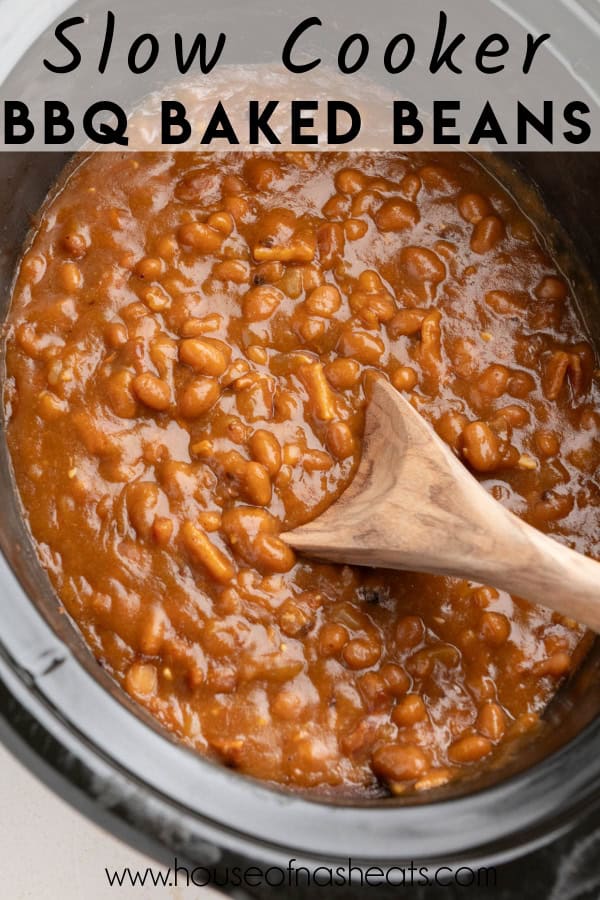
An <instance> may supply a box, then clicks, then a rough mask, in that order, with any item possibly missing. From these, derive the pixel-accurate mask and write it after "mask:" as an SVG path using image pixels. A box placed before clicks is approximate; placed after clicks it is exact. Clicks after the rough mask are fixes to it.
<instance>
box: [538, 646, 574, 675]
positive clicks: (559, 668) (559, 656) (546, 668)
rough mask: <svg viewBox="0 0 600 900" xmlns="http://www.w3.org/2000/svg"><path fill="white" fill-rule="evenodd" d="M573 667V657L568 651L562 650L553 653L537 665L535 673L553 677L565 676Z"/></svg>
mask: <svg viewBox="0 0 600 900" xmlns="http://www.w3.org/2000/svg"><path fill="white" fill-rule="evenodd" d="M570 668H571V657H570V655H569V654H568V653H565V652H564V651H560V652H558V653H553V654H552V655H551V656H549V657H548V659H546V660H544V661H543V662H542V663H538V664H537V665H536V666H535V674H536V675H538V676H540V675H541V676H544V675H549V676H550V677H551V678H563V677H564V676H565V675H566V674H567V673H568V672H569V670H570Z"/></svg>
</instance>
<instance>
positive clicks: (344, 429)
mask: <svg viewBox="0 0 600 900" xmlns="http://www.w3.org/2000/svg"><path fill="white" fill-rule="evenodd" d="M326 441H327V446H328V448H329V450H330V451H331V453H332V454H333V455H334V456H335V458H336V459H340V460H344V459H348V458H349V457H351V456H353V455H354V451H355V449H356V446H355V441H354V435H353V434H352V431H351V430H350V428H349V426H348V425H346V423H345V422H332V423H331V424H330V425H329V426H328V428H327V435H326Z"/></svg>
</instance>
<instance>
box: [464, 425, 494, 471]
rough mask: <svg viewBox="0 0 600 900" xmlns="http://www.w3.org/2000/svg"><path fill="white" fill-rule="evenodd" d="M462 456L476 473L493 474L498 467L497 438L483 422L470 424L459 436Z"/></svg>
mask: <svg viewBox="0 0 600 900" xmlns="http://www.w3.org/2000/svg"><path fill="white" fill-rule="evenodd" d="M461 443H462V455H463V457H464V458H465V459H466V460H467V462H468V463H469V465H470V466H472V467H473V468H474V469H475V470H476V471H477V472H493V471H494V469H497V468H498V466H499V465H500V461H501V456H500V447H499V442H498V437H497V435H496V434H495V432H493V431H492V429H491V428H490V426H489V425H486V424H485V422H471V423H469V425H467V426H466V427H465V429H464V431H463V433H462V436H461Z"/></svg>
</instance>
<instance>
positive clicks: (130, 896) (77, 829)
mask: <svg viewBox="0 0 600 900" xmlns="http://www.w3.org/2000/svg"><path fill="white" fill-rule="evenodd" d="M0 797H1V798H2V802H1V804H0V835H1V838H0V860H1V862H0V885H1V888H0V893H1V895H2V897H6V898H10V900H58V898H60V900H82V898H85V900H117V898H118V900H146V898H152V900H153V898H155V897H156V898H157V900H188V898H190V900H191V898H193V900H217V898H221V900H222V894H219V893H217V892H215V891H213V890H211V889H210V888H199V887H191V888H189V889H188V888H185V887H184V888H181V887H177V888H174V887H149V886H146V887H145V888H144V889H141V888H140V887H139V886H138V887H122V888H118V887H113V888H110V887H109V886H108V883H107V879H106V875H105V871H104V870H105V867H106V868H108V869H112V870H122V869H123V868H124V867H126V866H128V867H129V868H130V869H131V870H132V871H140V872H144V871H145V869H146V868H147V867H148V866H151V867H152V868H153V869H154V871H155V872H157V871H159V870H162V871H165V870H164V869H163V868H162V867H161V866H159V865H158V864H157V863H155V862H154V860H152V859H149V858H148V857H146V856H144V855H143V854H141V853H138V852H137V851H136V850H133V849H132V848H130V847H129V846H127V845H126V844H123V843H122V842H121V841H119V840H117V839H116V838H114V837H112V835H109V834H107V833H106V832H105V831H103V830H102V829H101V828H99V827H98V826H97V825H94V824H93V823H92V822H90V821H89V820H88V819H86V818H85V817H84V816H82V815H81V814H80V813H78V812H76V811H75V810H74V809H72V807H70V806H69V805H68V804H67V803H65V802H64V801H63V800H62V799H60V798H59V797H57V796H56V795H55V794H54V793H53V792H52V791H50V790H49V789H48V788H47V787H46V786H45V785H44V784H42V783H41V782H39V781H38V780H37V778H35V777H34V776H33V775H32V774H31V773H30V772H29V771H28V770H27V769H25V768H24V767H23V766H22V765H21V763H19V762H17V760H16V759H15V758H14V757H13V756H12V755H11V754H10V753H8V751H7V750H6V749H5V748H4V747H3V746H2V745H0Z"/></svg>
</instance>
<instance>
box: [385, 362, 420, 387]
mask: <svg viewBox="0 0 600 900" xmlns="http://www.w3.org/2000/svg"><path fill="white" fill-rule="evenodd" d="M418 380H419V378H418V375H417V373H416V371H415V370H414V369H413V368H412V366H398V368H397V369H394V371H393V372H392V377H391V382H392V384H393V385H394V387H395V388H396V390H398V391H412V390H414V389H415V387H416V386H417V382H418Z"/></svg>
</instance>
